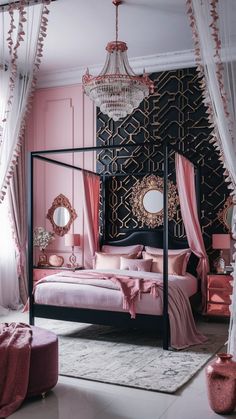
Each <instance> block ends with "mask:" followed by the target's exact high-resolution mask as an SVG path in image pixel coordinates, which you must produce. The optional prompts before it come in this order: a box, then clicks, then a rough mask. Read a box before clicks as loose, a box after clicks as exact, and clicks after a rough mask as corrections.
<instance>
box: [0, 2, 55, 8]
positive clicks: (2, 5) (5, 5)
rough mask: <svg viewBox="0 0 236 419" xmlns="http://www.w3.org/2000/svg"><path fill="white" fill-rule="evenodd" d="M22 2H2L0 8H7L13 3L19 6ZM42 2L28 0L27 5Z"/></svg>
mask: <svg viewBox="0 0 236 419" xmlns="http://www.w3.org/2000/svg"><path fill="white" fill-rule="evenodd" d="M53 1H57V0H51V2H53ZM19 3H20V2H19V1H10V2H8V3H4V4H0V9H6V8H7V7H8V6H10V5H11V4H13V5H14V6H17V5H18V4H19ZM40 3H42V0H28V1H27V2H26V5H27V6H33V5H34V4H40Z"/></svg>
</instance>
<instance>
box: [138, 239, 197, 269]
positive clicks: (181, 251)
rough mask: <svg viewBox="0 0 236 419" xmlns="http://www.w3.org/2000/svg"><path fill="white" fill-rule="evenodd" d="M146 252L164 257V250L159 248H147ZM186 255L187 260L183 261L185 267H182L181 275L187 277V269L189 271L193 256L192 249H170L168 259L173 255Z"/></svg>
mask: <svg viewBox="0 0 236 419" xmlns="http://www.w3.org/2000/svg"><path fill="white" fill-rule="evenodd" d="M145 251H146V252H147V253H149V254H152V255H162V256H163V249H160V248H158V247H150V246H145ZM182 254H185V255H186V258H185V259H184V261H183V266H182V274H181V275H185V274H186V269H187V264H188V261H189V258H190V256H191V249H189V248H188V249H168V257H169V256H172V255H182Z"/></svg>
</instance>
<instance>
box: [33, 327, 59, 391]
mask: <svg viewBox="0 0 236 419" xmlns="http://www.w3.org/2000/svg"><path fill="white" fill-rule="evenodd" d="M31 327H32V330H33V339H32V343H31V356H30V371H29V384H28V390H27V394H26V397H32V396H38V395H39V394H43V393H46V392H47V391H49V390H50V389H51V388H52V387H54V386H55V385H56V383H57V380H58V339H57V335H56V334H55V333H53V332H50V331H49V330H45V329H41V328H40V327H36V326H31Z"/></svg>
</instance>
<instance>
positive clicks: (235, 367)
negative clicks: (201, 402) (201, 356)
mask: <svg viewBox="0 0 236 419" xmlns="http://www.w3.org/2000/svg"><path fill="white" fill-rule="evenodd" d="M205 372H206V379H207V390H208V399H209V404H210V406H211V408H212V410H214V412H216V413H223V414H228V413H231V412H233V411H234V409H235V408H236V362H235V361H233V360H232V355H230V354H226V353H219V354H217V355H216V359H214V361H212V362H211V363H210V364H209V365H208V366H207V367H206V369H205Z"/></svg>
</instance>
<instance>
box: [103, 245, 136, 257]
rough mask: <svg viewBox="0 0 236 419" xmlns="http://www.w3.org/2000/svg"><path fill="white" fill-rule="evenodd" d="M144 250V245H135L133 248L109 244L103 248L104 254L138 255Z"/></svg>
mask: <svg viewBox="0 0 236 419" xmlns="http://www.w3.org/2000/svg"><path fill="white" fill-rule="evenodd" d="M142 250H143V245H142V244H134V245H132V246H112V245H108V244H104V245H103V246H102V252H104V253H110V254H113V255H114V254H122V255H126V254H130V253H138V252H141V251H142Z"/></svg>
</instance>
